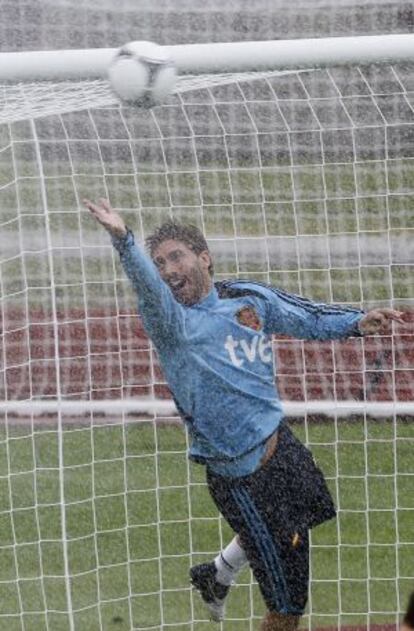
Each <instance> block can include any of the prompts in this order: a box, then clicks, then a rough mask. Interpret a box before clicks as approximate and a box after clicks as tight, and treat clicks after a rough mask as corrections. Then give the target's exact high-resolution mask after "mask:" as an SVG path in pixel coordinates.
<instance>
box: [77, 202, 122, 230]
mask: <svg viewBox="0 0 414 631" xmlns="http://www.w3.org/2000/svg"><path fill="white" fill-rule="evenodd" d="M83 203H84V204H85V206H86V208H88V209H89V210H90V211H91V214H92V215H93V216H94V217H95V219H96V220H97V221H99V223H100V224H101V225H102V226H103V227H104V228H105V230H107V231H108V232H109V234H110V235H111V237H115V238H118V239H119V238H122V237H125V236H126V234H127V227H126V225H125V222H124V220H123V219H122V217H121V216H120V215H118V213H117V212H116V211H115V210H114V209H113V208H111V206H110V204H109V202H108V200H107V199H100V200H99V204H95V203H94V202H91V200H90V199H84V200H83Z"/></svg>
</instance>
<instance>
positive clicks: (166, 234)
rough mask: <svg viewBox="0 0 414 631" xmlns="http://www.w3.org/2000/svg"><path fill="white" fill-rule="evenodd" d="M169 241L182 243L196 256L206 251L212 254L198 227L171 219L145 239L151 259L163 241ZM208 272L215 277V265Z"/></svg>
mask: <svg viewBox="0 0 414 631" xmlns="http://www.w3.org/2000/svg"><path fill="white" fill-rule="evenodd" d="M169 239H172V240H174V241H181V242H182V243H184V244H185V245H186V246H187V247H189V248H190V250H193V252H195V254H201V252H204V251H207V252H208V253H209V254H210V250H209V247H208V244H207V241H206V239H205V237H204V235H203V233H202V232H201V230H199V229H198V228H197V226H194V225H193V224H188V223H180V222H178V221H173V220H172V219H169V220H167V221H165V222H164V223H163V224H161V225H160V226H158V228H157V229H156V230H155V231H154V232H153V233H152V234H150V235H149V236H148V237H147V238H146V239H145V245H146V247H147V250H148V252H149V254H150V256H151V258H153V256H154V252H155V250H156V249H157V248H158V246H159V245H161V243H163V241H168V240H169ZM210 258H211V255H210ZM208 271H209V272H210V276H213V272H214V267H213V263H211V264H210V266H209V268H208Z"/></svg>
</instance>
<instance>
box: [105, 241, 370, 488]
mask: <svg viewBox="0 0 414 631" xmlns="http://www.w3.org/2000/svg"><path fill="white" fill-rule="evenodd" d="M112 241H113V244H114V246H115V247H116V248H117V250H118V251H119V253H120V257H121V262H122V265H123V268H124V270H125V272H126V274H127V275H128V277H129V278H130V280H131V281H132V284H133V286H134V288H135V290H136V292H137V294H138V309H139V312H140V314H141V316H142V319H143V324H144V327H145V330H146V332H147V333H148V335H149V336H150V338H151V339H152V341H153V343H154V345H155V347H156V349H157V352H158V355H159V358H160V361H161V364H162V367H163V370H164V373H165V376H166V379H167V381H168V384H169V386H170V388H171V390H172V393H173V396H174V399H175V401H176V404H177V408H178V409H179V411H180V413H181V415H182V417H183V419H184V421H185V422H186V425H187V428H188V431H189V435H190V441H191V446H190V457H191V458H193V459H194V460H196V461H198V462H202V463H205V464H207V466H209V467H210V468H211V469H212V471H214V472H215V473H218V474H222V475H228V476H240V475H247V474H249V473H251V472H252V471H253V470H254V469H256V468H257V466H258V464H259V461H260V458H261V457H262V455H263V452H264V445H265V442H266V439H267V438H268V437H269V436H270V435H271V434H272V433H273V432H274V431H275V430H276V428H277V427H278V425H279V423H280V421H281V419H282V418H283V411H282V406H281V402H280V399H279V396H278V393H277V390H276V387H275V383H274V366H273V353H272V347H271V336H272V334H274V333H277V334H286V335H290V336H293V337H296V338H301V339H310V340H315V339H316V340H331V339H339V338H344V337H349V336H352V335H359V332H358V322H359V320H360V319H361V317H362V315H363V312H361V311H359V310H356V309H350V308H340V307H336V306H328V305H322V304H315V303H312V302H310V301H308V300H306V299H304V298H300V297H298V296H295V295H292V294H288V293H285V292H282V291H280V290H276V289H273V288H270V287H267V286H265V285H261V284H260V283H254V282H253V283H252V282H249V281H227V282H225V283H221V284H218V285H219V286H220V287H219V290H220V296H221V297H220V296H219V292H218V290H217V288H216V287H214V288H213V289H212V290H211V291H210V293H209V294H208V296H206V297H205V298H204V299H203V300H202V301H200V302H199V303H197V304H195V305H193V306H190V307H189V306H185V305H183V304H181V303H179V302H177V300H176V299H175V298H174V296H173V294H172V292H171V290H170V288H169V287H168V285H167V284H166V283H165V282H164V281H163V280H162V279H161V277H160V275H159V272H158V270H157V268H156V267H155V265H154V263H153V262H152V260H151V259H150V258H149V257H148V256H147V255H146V254H145V253H144V252H143V251H142V249H141V248H139V247H137V246H136V244H135V242H134V237H133V234H132V233H131V232H130V231H128V233H127V235H126V236H125V237H122V238H120V239H117V238H113V239H112ZM246 309H247V312H246ZM243 313H247V314H250V316H251V317H253V320H254V323H255V326H254V328H252V326H246V324H245V322H246V320H245V318H243V317H241V314H243ZM243 323H244V324H243Z"/></svg>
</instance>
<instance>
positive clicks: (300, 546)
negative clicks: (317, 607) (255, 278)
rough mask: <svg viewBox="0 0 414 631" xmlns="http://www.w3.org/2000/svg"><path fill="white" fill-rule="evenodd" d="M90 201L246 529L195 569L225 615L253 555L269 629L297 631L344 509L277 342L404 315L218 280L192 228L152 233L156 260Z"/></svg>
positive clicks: (196, 448) (357, 330) (358, 329)
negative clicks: (326, 526) (310, 443)
mask: <svg viewBox="0 0 414 631" xmlns="http://www.w3.org/2000/svg"><path fill="white" fill-rule="evenodd" d="M84 203H85V205H86V207H87V208H88V209H89V210H90V211H91V213H92V215H93V216H94V217H95V218H96V219H97V220H98V222H99V223H101V224H102V225H103V226H104V228H106V230H108V232H109V233H110V235H111V238H112V243H113V245H114V247H115V248H116V249H117V250H118V252H119V254H120V258H121V263H122V265H123V268H124V270H125V272H126V274H127V276H128V277H129V279H130V280H131V282H132V285H133V287H134V289H135V291H136V293H137V296H138V309H139V312H140V314H141V316H142V319H143V324H144V327H145V330H146V332H147V334H148V335H149V336H150V338H151V339H152V341H153V343H154V345H155V347H156V349H157V352H158V355H159V358H160V361H161V364H162V367H163V370H164V374H165V376H166V379H167V381H168V383H169V386H170V388H171V391H172V394H173V397H174V400H175V402H176V405H177V409H178V410H179V412H180V414H181V416H182V418H183V420H184V422H185V424H186V427H187V430H188V433H189V437H190V453H189V456H190V458H191V459H192V460H194V461H195V462H199V463H202V464H204V465H205V466H206V471H207V484H208V488H209V491H210V494H211V496H212V498H213V500H214V502H215V503H216V505H217V507H218V509H219V511H220V512H221V514H222V515H223V516H224V518H225V519H226V520H227V522H228V523H229V524H230V526H231V527H232V529H233V530H234V531H235V533H237V536H236V538H235V539H234V540H233V541H232V542H231V543H230V545H229V546H228V547H227V549H226V550H224V551H223V554H221V555H219V557H218V559H216V561H213V562H212V563H207V564H201V565H198V566H195V567H193V568H191V571H190V577H191V581H192V583H193V585H194V586H195V587H196V588H197V589H198V590H199V591H200V594H201V597H202V599H203V600H204V602H205V603H206V605H207V606H208V609H209V611H210V614H211V617H212V618H213V619H215V620H220V619H222V618H223V616H224V602H225V597H226V595H227V593H228V590H229V584H230V583H231V580H232V577H233V576H235V574H236V572H237V570H238V569H239V567H241V566H242V565H243V563H244V562H245V561H246V560H247V561H248V563H249V564H250V566H251V568H252V570H253V573H254V575H255V578H256V580H257V582H258V584H259V587H260V590H261V593H262V595H263V598H264V601H265V603H266V606H267V612H266V614H265V616H264V618H263V621H262V623H261V627H260V628H261V630H262V631H276V630H277V631H293V630H294V629H295V628H296V627H297V625H298V622H299V619H300V616H301V615H302V614H303V611H304V608H305V605H306V601H307V594H308V576H309V573H308V565H309V561H308V557H309V543H308V531H309V529H310V528H313V527H314V526H316V525H318V524H320V523H322V522H324V521H325V520H327V519H331V518H332V517H334V516H335V508H334V505H333V502H332V499H331V496H330V494H329V491H328V489H327V486H326V483H325V480H324V477H323V475H322V473H321V471H320V470H319V469H318V468H317V467H316V465H315V463H314V461H313V458H312V455H311V453H310V452H309V451H308V450H307V449H306V448H305V446H304V445H302V443H301V442H300V441H298V440H297V439H296V438H295V436H294V435H293V434H292V433H291V431H290V430H289V427H288V425H287V423H286V422H284V420H283V412H282V406H281V403H280V400H279V397H278V394H277V392H276V389H275V385H274V373H273V357H272V346H271V336H272V334H274V333H278V334H287V335H291V336H294V337H297V338H302V339H311V340H331V339H338V338H346V337H349V336H359V335H363V334H366V333H369V334H372V333H376V332H378V331H380V330H381V329H382V328H383V327H384V326H385V325H387V324H388V323H389V322H390V321H391V320H397V321H401V315H402V314H401V313H399V312H397V311H394V310H393V309H375V310H372V311H370V312H368V313H366V314H364V313H363V312H362V311H360V310H357V309H350V308H341V307H337V306H328V305H321V304H315V303H312V302H310V301H308V300H305V299H304V298H300V297H298V296H295V295H291V294H287V293H285V292H282V291H279V290H277V289H273V288H271V287H268V286H265V285H262V284H260V283H255V282H250V281H225V282H222V283H216V284H214V283H213V260H212V257H211V254H210V252H209V249H208V245H207V243H206V241H205V239H204V236H203V234H202V233H201V232H200V231H199V230H198V229H197V228H195V227H194V226H186V225H183V224H178V223H174V222H171V221H169V222H166V223H165V224H163V225H162V226H160V227H159V228H158V229H157V230H156V231H155V232H154V233H153V234H152V235H151V236H150V237H148V239H147V247H148V249H149V254H150V256H147V255H146V254H145V252H144V251H143V250H142V249H141V248H140V247H138V246H137V245H136V244H135V242H134V236H133V233H132V232H131V230H129V229H128V228H127V227H126V226H125V224H124V221H123V220H122V218H121V217H120V216H119V215H118V214H117V213H116V212H115V211H114V210H113V209H112V208H111V207H110V205H109V203H108V201H106V200H100V201H99V202H98V203H93V202H91V201H89V200H84ZM226 570H227V573H226Z"/></svg>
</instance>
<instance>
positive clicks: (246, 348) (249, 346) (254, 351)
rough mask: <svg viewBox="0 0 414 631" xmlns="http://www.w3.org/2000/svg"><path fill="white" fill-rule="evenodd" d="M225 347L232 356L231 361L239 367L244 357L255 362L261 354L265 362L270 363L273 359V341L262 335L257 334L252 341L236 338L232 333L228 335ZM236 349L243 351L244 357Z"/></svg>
mask: <svg viewBox="0 0 414 631" xmlns="http://www.w3.org/2000/svg"><path fill="white" fill-rule="evenodd" d="M224 348H225V349H226V351H227V352H228V354H229V356H230V359H231V363H232V364H233V365H234V366H236V367H237V368H240V366H243V364H244V359H247V360H248V361H249V362H250V363H253V362H254V361H255V360H256V357H257V355H259V357H260V359H261V360H262V362H264V363H265V364H269V363H270V362H271V361H272V360H273V354H272V341H271V340H269V339H268V340H266V338H264V337H263V336H262V335H255V336H254V337H253V338H252V340H251V342H249V341H248V340H245V339H242V340H235V339H234V337H233V336H232V335H228V336H227V337H226V341H225V343H224ZM236 349H240V350H241V351H242V355H243V356H242V357H240V354H241V353H240V352H239V353H236ZM238 355H239V356H238Z"/></svg>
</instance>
